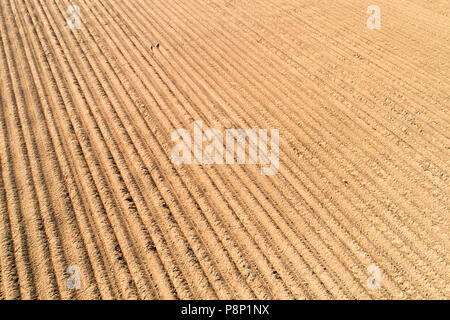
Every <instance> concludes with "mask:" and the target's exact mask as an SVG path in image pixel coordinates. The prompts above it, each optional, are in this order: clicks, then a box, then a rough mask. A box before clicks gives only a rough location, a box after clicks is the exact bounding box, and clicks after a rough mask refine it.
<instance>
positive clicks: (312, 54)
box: [0, 0, 450, 299]
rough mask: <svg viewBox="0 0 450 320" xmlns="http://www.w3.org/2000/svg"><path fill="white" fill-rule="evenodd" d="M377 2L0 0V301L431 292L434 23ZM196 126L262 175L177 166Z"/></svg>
mask: <svg viewBox="0 0 450 320" xmlns="http://www.w3.org/2000/svg"><path fill="white" fill-rule="evenodd" d="M74 4H75V5H77V6H79V9H80V11H79V13H80V14H81V16H80V17H79V18H80V19H79V21H77V20H78V17H77V15H78V13H77V12H78V11H77V10H75V11H70V10H69V9H70V8H71V6H73V5H74ZM378 5H379V6H380V7H381V10H382V13H381V14H382V28H381V30H369V29H368V28H366V26H365V22H366V20H367V18H368V14H367V12H366V9H367V6H368V2H367V1H365V0H361V1H354V2H352V3H349V2H348V1H335V2H333V3H330V2H327V1H318V2H317V1H316V2H311V1H304V0H289V1H284V0H283V1H278V0H275V1H267V0H257V1H253V2H252V1H233V0H232V1H223V0H208V1H199V2H192V1H184V0H165V1H158V0H154V1H153V0H152V1H149V0H143V1H135V2H129V1H120V0H112V1H88V0H83V1H76V2H73V1H70V0H59V1H45V2H42V1H39V0H31V1H30V0H6V1H3V2H1V3H0V76H1V79H2V81H1V83H0V99H1V100H0V246H1V247H2V250H0V299H36V298H38V299H99V298H103V299H336V298H339V299H344V298H345V299H355V298H358V299H380V298H391V299H392V298H403V299H404V298H409V299H411V298H434V299H436V298H446V297H449V296H450V283H449V281H448V279H449V277H450V273H449V272H450V270H449V268H448V264H449V263H450V250H449V249H450V239H449V238H448V233H449V232H450V219H449V216H448V214H447V213H448V212H449V211H450V202H449V198H448V193H449V191H450V189H449V187H448V181H449V175H450V173H449V170H448V168H449V164H450V163H449V157H448V155H449V147H448V144H449V139H448V138H449V137H448V134H447V132H448V129H449V125H450V115H449V113H448V110H449V109H448V106H449V105H448V101H449V100H448V97H447V95H448V94H447V92H448V90H449V89H450V83H449V81H448V80H447V79H446V75H447V73H448V72H447V71H449V68H450V64H449V60H448V54H447V51H448V48H450V43H449V40H450V39H449V37H448V34H447V33H445V30H446V29H447V27H448V26H449V25H450V23H449V21H448V20H447V19H446V17H445V14H443V13H442V12H445V7H439V6H441V5H442V3H436V4H433V5H431V4H424V1H422V0H399V1H397V2H395V3H393V2H389V1H384V0H380V1H379V3H378ZM424 7H426V8H428V9H423V8H424ZM436 8H437V9H436ZM405 10H407V11H405ZM71 12H72V13H71ZM71 19H72V20H71ZM73 22H75V24H72V23H73ZM77 22H79V23H80V25H79V27H78V26H77ZM198 121H201V123H202V129H203V130H206V129H210V128H211V129H212V128H213V129H218V131H220V132H222V133H223V132H224V131H226V130H227V129H239V128H242V129H244V130H246V129H250V128H251V129H256V132H257V134H258V129H265V130H267V131H268V133H269V139H268V140H269V141H268V142H269V148H270V135H271V132H270V131H271V129H277V130H278V131H279V132H280V142H279V153H277V155H276V156H278V158H277V164H276V171H277V172H276V174H275V175H267V176H264V175H263V172H262V171H261V169H262V168H263V167H264V166H265V165H264V164H250V163H248V162H247V163H246V164H243V165H237V164H220V165H219V164H214V165H209V164H205V163H203V159H202V158H199V155H198V154H196V151H195V150H196V145H195V142H194V157H193V159H194V164H190V165H188V164H181V165H177V164H175V163H174V162H173V155H172V152H173V151H174V149H173V148H174V146H175V144H176V142H175V141H173V137H174V133H175V130H177V129H181V128H182V129H186V130H187V132H189V133H192V132H195V129H194V127H195V124H198ZM259 134H261V133H259ZM223 142H224V143H225V142H226V141H225V140H224V141H223ZM205 145H206V141H203V143H202V145H201V146H197V147H199V149H200V150H199V151H200V152H202V150H203V147H205ZM189 147H192V146H189ZM272 147H273V146H272ZM213 148H217V147H216V146H213ZM251 149H252V147H251V146H248V147H245V148H244V151H245V152H246V153H247V152H251V151H252V150H251ZM214 152H215V153H216V154H217V152H220V150H219V149H214ZM189 156H191V155H189ZM271 156H274V154H273V153H271ZM224 160H225V159H224ZM245 160H246V161H247V160H250V159H249V157H246V159H245ZM257 160H258V159H257ZM278 160H279V163H278ZM371 265H372V266H373V265H375V266H377V267H379V268H380V270H381V275H382V279H381V280H380V281H381V282H380V284H381V286H380V288H379V289H376V288H375V289H373V288H371V286H370V285H369V283H368V282H367V281H368V280H369V279H370V278H368V277H369V275H368V272H369V269H368V267H369V266H371ZM74 270H75V271H74ZM78 270H79V274H78ZM73 279H75V282H72V280H73ZM77 279H79V280H80V282H79V284H80V287H76V288H74V287H73V284H76V283H78V282H77Z"/></svg>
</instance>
